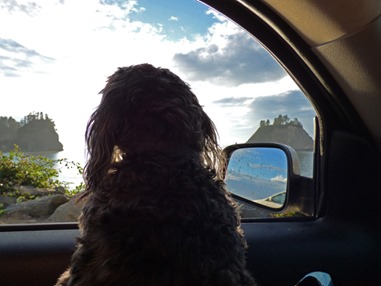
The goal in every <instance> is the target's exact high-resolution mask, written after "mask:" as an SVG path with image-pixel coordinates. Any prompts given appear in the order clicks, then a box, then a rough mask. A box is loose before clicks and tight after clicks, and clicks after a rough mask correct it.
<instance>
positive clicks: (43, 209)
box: [5, 195, 68, 218]
mask: <svg viewBox="0 0 381 286" xmlns="http://www.w3.org/2000/svg"><path fill="white" fill-rule="evenodd" d="M67 201H68V199H67V198H66V197H65V196H64V195H52V196H47V197H42V198H39V199H36V200H30V201H26V202H22V203H19V204H13V205H10V206H8V207H7V208H6V209H5V216H6V217H8V218H9V217H15V216H24V217H25V216H27V217H32V218H33V217H34V218H35V217H46V216H49V215H51V214H52V213H53V212H54V211H55V210H56V209H57V207H59V206H60V205H62V204H64V203H66V202H67Z"/></svg>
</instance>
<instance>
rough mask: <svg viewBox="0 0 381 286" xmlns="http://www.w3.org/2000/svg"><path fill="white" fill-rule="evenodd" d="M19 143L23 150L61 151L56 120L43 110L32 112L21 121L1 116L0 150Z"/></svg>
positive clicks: (8, 149) (7, 149)
mask: <svg viewBox="0 0 381 286" xmlns="http://www.w3.org/2000/svg"><path fill="white" fill-rule="evenodd" d="M15 144H16V145H18V146H19V147H20V148H21V150H23V151H30V152H35V151H61V150H63V146H62V144H61V143H60V142H59V138H58V134H57V131H56V129H55V123H54V121H53V120H52V119H51V118H49V116H48V114H44V113H43V112H31V113H29V114H28V115H26V116H24V117H23V118H22V119H21V120H20V121H17V120H15V119H14V118H13V117H6V116H0V151H3V152H8V151H10V150H12V149H13V148H14V145H15Z"/></svg>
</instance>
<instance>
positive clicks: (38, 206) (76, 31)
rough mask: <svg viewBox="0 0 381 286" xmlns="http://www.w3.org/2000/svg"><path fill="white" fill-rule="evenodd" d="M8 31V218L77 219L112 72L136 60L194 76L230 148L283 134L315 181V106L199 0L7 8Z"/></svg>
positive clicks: (4, 86) (3, 138)
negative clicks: (89, 144) (88, 130)
mask: <svg viewBox="0 0 381 286" xmlns="http://www.w3.org/2000/svg"><path fill="white" fill-rule="evenodd" d="M0 27H1V31H2V33H1V35H0V94H1V105H0V150H1V154H0V155H1V156H0V160H1V166H0V223H3V224H5V223H25V222H31V223H32V222H57V221H75V220H76V219H77V217H78V214H79V206H78V205H77V204H76V203H75V201H74V200H73V199H72V198H73V197H75V194H76V193H78V192H79V191H80V190H81V189H82V188H83V181H82V176H81V170H82V167H83V166H84V164H85V161H86V156H85V155H86V154H85V144H84V132H85V127H86V123H87V120H88V118H89V116H90V114H91V113H92V112H93V110H94V108H95V107H96V106H97V104H98V103H99V100H100V95H99V94H98V92H99V91H100V90H101V89H102V88H103V86H104V84H105V81H106V78H107V76H109V75H111V74H112V73H113V72H114V71H115V70H116V68H117V67H120V66H128V65H131V64H140V63H145V62H147V63H151V64H153V65H155V66H161V67H165V68H169V69H171V70H172V71H173V72H175V73H176V74H178V75H179V76H180V77H181V78H182V79H184V80H185V81H187V82H188V83H189V84H190V85H191V87H192V89H193V91H194V93H195V94H196V95H197V96H198V98H199V100H200V102H201V104H202V105H203V106H204V108H205V110H206V112H207V113H208V114H209V116H210V117H211V118H212V120H213V121H214V122H215V124H216V126H217V129H218V131H219V135H220V145H221V146H222V147H225V146H227V145H230V144H235V143H245V142H278V141H280V140H281V139H282V140H283V141H282V142H283V143H286V144H288V145H290V146H292V147H294V148H295V149H297V152H298V154H299V159H300V161H301V172H302V175H304V176H308V177H311V176H312V166H313V156H312V148H313V134H314V130H313V118H314V116H315V111H314V109H313V107H312V106H311V104H310V102H309V101H308V100H307V99H306V97H305V96H304V95H303V93H302V92H301V91H300V90H299V88H298V87H297V85H296V84H295V83H294V82H293V80H292V79H291V78H290V77H289V76H288V75H287V74H286V73H285V71H284V70H283V69H282V68H281V67H280V65H279V64H278V63H277V62H276V61H275V60H274V59H273V58H272V57H271V56H270V55H269V54H268V53H267V51H265V49H263V48H262V46H261V45H260V44H259V43H258V42H257V41H255V40H254V39H253V38H252V37H251V36H250V35H249V34H248V33H247V32H245V31H244V30H242V29H241V28H240V27H238V26H237V25H235V24H234V23H232V22H230V21H229V20H227V19H226V18H224V17H223V16H221V15H219V14H217V13H216V12H214V11H212V10H210V9H208V7H206V6H204V5H202V4H200V3H198V2H197V1H172V0H163V1H148V0H137V1H121V0H99V1H95V0H94V1H75V0H57V1H36V2H33V1H28V0H25V1H24V0H16V1H5V2H4V1H3V2H1V3H0ZM275 129H276V131H274V130H275ZM270 131H271V132H270ZM15 144H16V145H17V146H16V145H15ZM57 171H58V172H57ZM276 199H277V198H274V200H276Z"/></svg>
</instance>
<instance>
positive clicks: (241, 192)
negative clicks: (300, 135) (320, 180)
mask: <svg viewBox="0 0 381 286" xmlns="http://www.w3.org/2000/svg"><path fill="white" fill-rule="evenodd" d="M224 154H225V156H226V161H227V166H226V171H225V183H226V186H227V189H228V191H229V192H230V193H231V194H232V196H233V198H234V199H236V201H237V202H238V203H239V204H241V205H244V206H246V207H244V211H246V213H250V211H248V210H250V209H253V210H252V211H251V214H246V217H271V215H273V214H274V213H278V214H280V213H287V214H290V213H293V214H295V213H299V212H301V213H303V212H305V213H306V214H307V215H310V214H311V212H313V205H312V206H311V205H308V203H307V204H306V200H304V199H305V198H307V197H308V200H307V201H310V202H311V201H312V202H313V194H312V192H311V189H312V179H308V178H304V177H301V176H300V167H299V158H298V155H297V153H296V152H295V150H294V149H293V148H292V147H289V146H286V145H282V144H277V143H268V144H259V143H248V144H235V145H231V146H228V147H226V148H225V149H224ZM308 180H310V182H309V183H307V184H306V182H308ZM302 182H304V183H302ZM301 183H302V184H301ZM300 188H302V189H303V190H301V189H300ZM307 189H310V190H307ZM301 191H303V192H304V191H305V192H304V193H305V194H307V193H309V195H307V197H306V195H305V194H304V195H302V196H300V193H301ZM311 196H312V197H311ZM307 205H308V206H307ZM306 206H307V207H306ZM258 208H259V209H262V210H264V211H265V212H260V211H258ZM266 211H267V215H266ZM258 213H259V214H258Z"/></svg>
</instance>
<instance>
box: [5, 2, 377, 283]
mask: <svg viewBox="0 0 381 286" xmlns="http://www.w3.org/2000/svg"><path fill="white" fill-rule="evenodd" d="M105 2H107V1H105ZM203 2H204V3H205V4H207V5H210V6H211V7H213V8H214V9H216V10H217V11H219V12H220V13H222V14H224V15H226V16H227V17H229V18H230V19H231V20H232V21H234V22H236V23H237V24H238V25H240V26H241V27H242V28H244V29H245V30H246V31H247V33H249V34H250V35H252V36H254V37H255V38H257V39H258V40H259V42H261V43H262V44H263V46H264V47H265V48H266V49H268V51H269V52H270V53H271V54H272V55H273V56H274V57H275V58H276V59H277V60H278V61H279V63H280V64H281V65H282V66H283V68H284V69H285V70H286V71H287V72H288V73H289V74H290V76H291V77H292V78H293V79H294V80H295V82H296V83H297V84H298V86H299V88H300V89H301V90H302V91H303V93H304V95H305V96H306V97H307V98H308V100H309V101H310V102H311V103H312V104H313V106H314V108H315V110H316V120H315V133H314V153H313V154H314V155H313V156H314V158H313V161H312V166H311V170H312V171H311V172H312V175H311V176H310V177H308V176H301V177H302V178H301V179H300V180H298V183H297V184H294V185H292V186H290V187H289V189H288V190H287V192H288V195H290V194H292V195H295V196H298V194H300V193H303V191H304V190H307V189H308V190H311V191H312V207H311V208H310V209H311V212H309V213H308V215H303V216H302V215H298V216H291V217H290V216H282V215H280V216H276V217H267V216H252V217H243V219H242V227H243V229H244V232H245V237H246V240H247V242H248V251H247V261H248V268H249V269H250V271H251V272H252V273H253V275H254V277H255V278H256V280H257V282H258V285H295V284H296V283H297V281H299V280H300V279H301V278H302V277H304V276H305V275H306V274H308V273H311V272H315V271H323V272H326V273H328V274H330V275H331V277H332V278H333V282H334V285H379V284H381V278H380V276H381V274H380V273H381V271H380V269H381V253H380V231H379V230H378V226H377V221H378V218H379V216H380V215H379V211H378V209H379V207H378V202H379V201H380V192H379V191H378V190H381V183H380V182H379V180H377V178H378V175H379V174H380V171H381V164H380V163H381V160H380V153H379V150H380V148H378V149H377V146H378V147H379V145H376V143H374V142H375V141H374V136H375V135H374V132H373V129H372V128H370V127H369V125H368V124H367V121H365V120H364V119H363V117H362V116H361V114H359V112H358V108H356V107H357V106H354V104H353V101H351V100H350V99H349V98H348V96H347V89H346V86H343V81H340V82H339V81H338V76H337V74H334V73H333V72H332V68H329V67H327V62H326V60H324V58H323V59H322V58H321V57H319V54H317V53H316V52H314V50H313V49H312V48H311V44H310V42H307V41H306V39H305V38H304V37H303V36H302V35H301V34H300V31H299V28H298V26H295V25H292V24H290V22H289V21H288V18H287V17H286V16H287V15H286V16H285V15H282V14H281V13H280V12H279V11H284V10H282V9H280V8H279V6H277V5H276V3H278V4H279V3H280V2H277V1H229V0H223V1H221V0H219V1H215V0H204V1H203ZM128 3H129V2H126V5H127V4H128ZM28 5H29V6H28ZM28 5H18V6H17V7H15V8H14V9H16V8H17V9H21V10H22V9H23V10H25V11H26V10H28V9H29V8H30V9H31V8H32V6H33V5H32V4H28ZM172 5H175V4H172ZM176 5H177V4H176ZM279 5H280V4H279ZM169 6H170V5H169ZM28 7H29V8H28ZM274 7H276V8H279V10H276V9H275V8H274ZM290 7H291V6H290ZM292 7H293V8H294V6H292ZM161 8H162V7H157V9H159V10H160V9H161ZM323 8H324V7H323ZM10 10H11V9H10ZM297 11H298V12H299V13H302V12H303V11H304V10H303V9H299V10H297ZM10 12H12V11H10ZM307 12H308V11H304V13H307ZM110 13H113V10H110ZM209 13H211V12H209ZM323 14H324V13H323ZM175 18H176V17H175V16H174V18H172V21H175ZM333 18H334V17H332V19H333ZM114 20H115V21H116V22H117V20H118V19H114ZM310 20H311V21H314V18H313V16H311V19H310ZM194 21H195V22H196V21H197V19H194ZM118 24H120V23H119V22H118ZM304 24H305V23H304ZM126 29H127V28H126ZM137 29H141V30H144V25H142V26H139V27H138V28H137ZM158 29H159V28H158ZM180 30H181V29H180ZM76 40H77V41H78V43H81V40H83V39H82V38H81V37H78V38H76ZM88 40H89V41H94V42H93V44H96V43H97V41H96V39H95V38H91V39H88ZM237 40H238V39H237ZM7 43H8V44H9V43H11V44H12V42H7ZM136 43H144V39H142V38H137V39H136ZM233 43H234V41H233ZM12 45H13V46H15V45H16V44H15V43H13V44H12ZM12 45H8V46H12ZM8 46H7V47H8ZM140 47H141V48H142V49H143V47H144V45H142V46H140ZM77 48H78V49H80V48H79V47H77ZM233 48H234V46H232V49H233ZM20 50H21V47H19V51H20ZM204 51H206V50H204ZM31 52H32V51H29V53H31ZM184 55H185V52H182V51H180V52H177V60H178V62H177V63H178V64H181V63H184V62H185V59H186V58H185V57H184ZM188 55H189V54H188ZM190 55H192V54H190ZM154 56H155V57H156V58H157V57H158V55H157V54H155V55H154ZM84 58H86V57H85V56H84ZM189 59H190V60H191V59H192V58H191V57H190V58H188V60H189ZM44 60H45V61H49V58H44ZM71 60H73V61H72V62H70V63H73V62H76V61H81V60H83V59H81V58H75V59H71ZM88 60H89V62H91V61H90V60H93V59H92V58H91V56H89V59H88ZM193 60H194V58H193ZM374 61H379V58H375V59H374ZM24 64H25V63H24ZM101 66H102V67H105V69H106V68H109V67H108V66H107V61H106V60H104V61H102V64H101ZM190 66H191V65H190ZM3 67H6V65H5V64H4V63H3ZM4 70H5V68H4ZM205 70H206V68H205ZM11 71H12V70H10V69H7V72H8V73H10V72H11ZM206 71H207V70H206ZM12 72H13V71H12ZM76 72H77V71H73V74H75V75H76V76H77V75H78V74H77V73H76ZM187 72H188V73H190V74H191V73H192V70H191V69H190V70H188V71H187ZM204 76H205V77H206V76H207V73H205V74H204ZM75 78H76V77H75V76H73V77H71V80H75ZM211 80H216V79H215V78H211ZM78 82H79V81H78ZM78 82H76V81H74V83H75V84H79V83H78ZM217 83H218V84H221V85H222V83H221V82H217ZM196 88H198V87H196ZM90 105H91V107H93V106H95V103H94V102H92V103H91V104H90ZM378 107H379V105H378ZM86 112H87V111H86ZM86 112H85V111H81V110H78V109H76V108H75V107H73V111H72V113H75V114H81V113H86ZM81 116H82V115H81ZM227 119H228V120H227V121H229V117H228V118H227ZM230 119H231V117H230ZM263 119H265V120H266V119H267V118H263ZM269 119H271V120H272V118H269ZM223 122H224V121H223ZM74 124H75V123H73V125H74ZM372 126H373V125H372ZM233 143H234V142H233ZM237 199H239V198H237ZM253 207H255V208H257V209H259V210H263V209H264V208H261V207H260V206H258V205H256V204H254V205H253ZM276 213H278V214H282V211H280V212H276ZM77 236H78V229H77V224H76V223H75V222H72V223H68V222H61V223H57V222H55V223H43V224H42V223H37V224H36V223H32V224H3V225H1V226H0V283H1V285H53V284H54V282H55V281H56V279H57V277H58V276H59V275H60V273H62V272H63V271H64V270H65V269H66V267H67V266H68V265H69V262H70V256H71V254H72V252H73V250H74V247H75V241H76V237H77Z"/></svg>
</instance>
